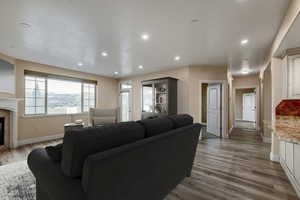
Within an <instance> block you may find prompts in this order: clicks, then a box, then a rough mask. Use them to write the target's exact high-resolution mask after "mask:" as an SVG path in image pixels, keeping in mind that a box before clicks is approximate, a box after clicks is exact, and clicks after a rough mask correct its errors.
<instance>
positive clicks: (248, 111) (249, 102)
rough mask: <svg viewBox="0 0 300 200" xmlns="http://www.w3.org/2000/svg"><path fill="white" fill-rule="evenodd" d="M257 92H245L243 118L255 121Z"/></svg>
mask: <svg viewBox="0 0 300 200" xmlns="http://www.w3.org/2000/svg"><path fill="white" fill-rule="evenodd" d="M255 113H256V102H255V93H247V94H243V120H245V121H251V122H255V121H256V120H255Z"/></svg>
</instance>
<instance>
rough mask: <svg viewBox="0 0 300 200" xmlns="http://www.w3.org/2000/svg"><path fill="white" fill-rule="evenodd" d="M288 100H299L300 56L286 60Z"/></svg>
mask: <svg viewBox="0 0 300 200" xmlns="http://www.w3.org/2000/svg"><path fill="white" fill-rule="evenodd" d="M287 78H288V80H287V82H288V98H289V99H299V98H300V55H295V56H289V58H288V77H287Z"/></svg>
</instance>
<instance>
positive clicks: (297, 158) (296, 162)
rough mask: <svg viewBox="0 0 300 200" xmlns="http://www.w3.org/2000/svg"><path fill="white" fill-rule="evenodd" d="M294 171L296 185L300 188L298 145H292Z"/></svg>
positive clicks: (299, 150)
mask: <svg viewBox="0 0 300 200" xmlns="http://www.w3.org/2000/svg"><path fill="white" fill-rule="evenodd" d="M294 166H295V168H294V170H295V178H296V180H297V183H298V185H299V186H300V145H299V144H294Z"/></svg>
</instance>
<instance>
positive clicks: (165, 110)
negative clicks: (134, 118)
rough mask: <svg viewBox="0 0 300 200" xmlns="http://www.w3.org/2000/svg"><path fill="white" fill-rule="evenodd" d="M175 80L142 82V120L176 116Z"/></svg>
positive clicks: (162, 79)
mask: <svg viewBox="0 0 300 200" xmlns="http://www.w3.org/2000/svg"><path fill="white" fill-rule="evenodd" d="M177 81H178V80H177V79H175V78H171V77H166V78H160V79H153V80H147V81H142V119H146V118H149V117H156V116H163V115H175V114H177Z"/></svg>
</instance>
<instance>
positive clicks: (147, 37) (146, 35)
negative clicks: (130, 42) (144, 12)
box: [141, 33, 150, 40]
mask: <svg viewBox="0 0 300 200" xmlns="http://www.w3.org/2000/svg"><path fill="white" fill-rule="evenodd" d="M141 38H142V39H143V40H149V38H150V36H149V35H148V34H146V33H145V34H143V35H142V36H141Z"/></svg>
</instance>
